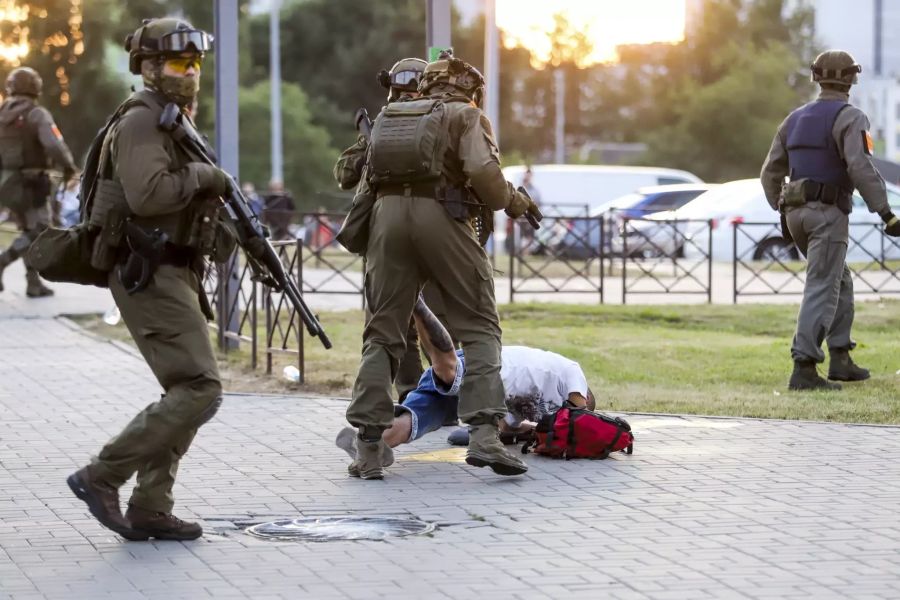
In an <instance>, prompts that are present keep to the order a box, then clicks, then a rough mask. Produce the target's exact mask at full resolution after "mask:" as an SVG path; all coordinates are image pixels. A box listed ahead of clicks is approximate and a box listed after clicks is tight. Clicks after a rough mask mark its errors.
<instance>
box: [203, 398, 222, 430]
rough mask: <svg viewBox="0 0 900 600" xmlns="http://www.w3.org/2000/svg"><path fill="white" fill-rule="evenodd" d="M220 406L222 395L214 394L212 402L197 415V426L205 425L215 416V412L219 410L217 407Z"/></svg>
mask: <svg viewBox="0 0 900 600" xmlns="http://www.w3.org/2000/svg"><path fill="white" fill-rule="evenodd" d="M220 406H222V396H216V397H215V398H213V400H212V402H210V403H209V405H207V407H206V408H204V409H203V411H202V412H201V413H200V414H199V415H198V416H197V427H200V426H201V425H205V424H206V423H208V422H209V421H210V419H212V418H213V417H214V416H216V413H217V412H219V407H220Z"/></svg>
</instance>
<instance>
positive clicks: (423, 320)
mask: <svg viewBox="0 0 900 600" xmlns="http://www.w3.org/2000/svg"><path fill="white" fill-rule="evenodd" d="M413 318H414V319H415V321H416V330H417V331H418V332H419V340H420V341H421V343H422V348H423V349H424V350H425V353H426V354H427V355H428V358H429V359H431V367H432V369H434V373H435V375H437V376H438V378H439V379H440V380H441V381H444V382H451V381H453V380H454V379H455V378H456V368H457V360H456V348H454V347H453V340H452V339H451V338H450V334H449V333H448V332H447V330H446V329H445V328H444V326H443V325H442V324H441V322H440V321H439V320H438V318H437V317H436V316H434V313H433V312H431V310H430V309H429V308H428V306H427V305H426V304H425V301H424V300H423V299H422V296H421V295H420V296H419V299H418V300H416V305H415V307H414V308H413Z"/></svg>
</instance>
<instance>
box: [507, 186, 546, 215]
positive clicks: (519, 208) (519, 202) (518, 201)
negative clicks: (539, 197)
mask: <svg viewBox="0 0 900 600" xmlns="http://www.w3.org/2000/svg"><path fill="white" fill-rule="evenodd" d="M537 209H538V208H537V205H536V204H535V203H534V201H533V200H532V199H531V198H529V197H528V196H526V195H525V194H523V193H522V192H519V191H516V193H515V195H514V196H513V197H512V200H510V201H509V206H507V207H506V211H505V212H506V214H507V215H508V216H509V217H510V218H511V219H518V218H519V217H521V216H522V215H524V214H525V213H526V212H529V211H532V212H533V211H535V210H537Z"/></svg>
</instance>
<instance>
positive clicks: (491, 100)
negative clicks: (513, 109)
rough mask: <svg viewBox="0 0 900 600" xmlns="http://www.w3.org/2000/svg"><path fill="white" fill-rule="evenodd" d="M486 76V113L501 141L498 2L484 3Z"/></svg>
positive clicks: (496, 136)
mask: <svg viewBox="0 0 900 600" xmlns="http://www.w3.org/2000/svg"><path fill="white" fill-rule="evenodd" d="M484 15H485V21H484V71H485V73H484V76H485V78H486V81H485V87H486V89H485V98H484V101H485V113H487V117H488V119H489V120H490V122H491V125H493V127H494V140H495V141H496V142H497V143H498V144H499V143H500V33H499V31H498V30H497V2H496V0H485V3H484Z"/></svg>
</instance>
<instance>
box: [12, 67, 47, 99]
mask: <svg viewBox="0 0 900 600" xmlns="http://www.w3.org/2000/svg"><path fill="white" fill-rule="evenodd" d="M43 86H44V81H43V80H42V79H41V76H40V75H38V72H37V71H35V70H34V69H32V68H31V67H19V68H17V69H13V70H12V71H11V72H10V74H9V75H8V76H7V77H6V93H7V95H9V96H18V95H22V96H33V97H34V98H37V97H38V96H40V95H41V88H43Z"/></svg>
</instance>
